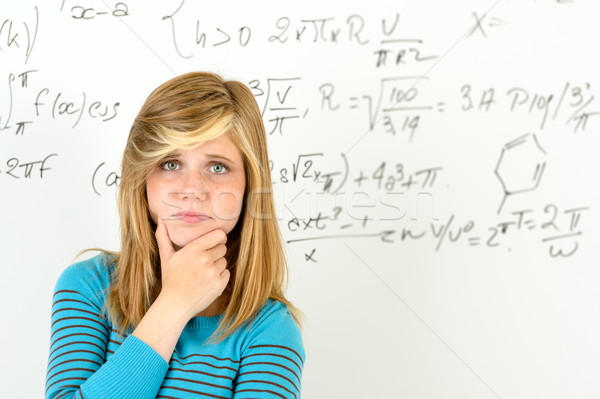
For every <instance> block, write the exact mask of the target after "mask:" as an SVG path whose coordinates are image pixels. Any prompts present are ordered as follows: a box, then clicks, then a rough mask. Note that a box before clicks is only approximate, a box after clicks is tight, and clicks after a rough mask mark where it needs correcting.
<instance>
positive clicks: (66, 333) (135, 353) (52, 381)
mask: <svg viewBox="0 0 600 399" xmlns="http://www.w3.org/2000/svg"><path fill="white" fill-rule="evenodd" d="M86 265H87V266H86ZM89 265H90V263H89V262H87V263H86V262H80V263H78V264H75V265H71V266H70V267H68V268H67V269H65V271H63V273H62V274H61V276H60V277H59V279H58V281H57V283H56V286H55V289H54V296H53V299H52V316H51V336H50V350H49V353H50V354H49V357H48V367H47V371H46V392H45V397H46V399H63V398H76V399H83V398H85V399H94V398H154V397H155V396H156V394H157V392H158V390H159V389H160V386H161V384H162V380H163V378H164V376H165V374H166V372H167V369H168V364H167V363H166V362H165V360H164V359H163V358H162V356H160V355H159V354H158V353H157V352H156V351H154V349H152V348H151V347H150V346H149V345H147V344H146V343H145V342H143V341H142V340H140V339H139V338H137V337H135V336H133V335H130V336H128V337H127V338H126V339H125V340H124V341H123V342H122V343H121V345H120V347H119V348H118V349H117V350H116V351H115V352H114V353H113V354H112V356H110V357H109V359H108V361H106V355H107V346H108V340H109V337H110V326H109V324H108V322H107V320H106V318H105V317H102V315H103V313H102V311H101V309H102V306H101V304H102V302H103V299H102V298H103V294H101V293H100V291H101V289H99V288H100V287H101V284H100V283H99V280H101V277H99V276H98V275H96V273H95V270H94V268H93V267H90V266H89Z"/></svg>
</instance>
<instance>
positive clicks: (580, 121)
mask: <svg viewBox="0 0 600 399" xmlns="http://www.w3.org/2000/svg"><path fill="white" fill-rule="evenodd" d="M591 87H592V85H591V84H590V83H584V84H582V85H574V84H572V83H571V82H566V83H565V85H564V87H563V89H562V90H561V91H560V94H559V92H555V93H552V92H551V93H537V92H534V91H531V90H527V89H525V88H522V87H511V88H510V89H508V90H506V94H505V95H504V96H499V95H498V94H497V92H498V90H496V89H495V88H493V87H490V88H487V89H483V90H481V89H479V90H477V89H473V87H472V86H471V85H470V84H466V85H463V86H462V88H461V93H462V100H463V101H462V106H461V109H462V110H463V111H465V112H468V111H483V112H488V111H489V110H490V108H493V107H498V106H503V107H504V109H505V110H508V111H509V112H511V113H513V112H514V113H523V112H524V113H526V114H530V115H534V116H536V117H538V118H539V120H540V130H543V129H544V127H545V126H546V122H547V121H548V120H549V119H550V118H551V120H555V119H556V118H557V116H558V115H560V113H561V112H563V113H566V115H564V116H563V120H564V124H565V126H572V128H573V132H575V133H576V132H578V131H584V130H585V129H586V127H587V124H588V120H589V119H590V118H591V117H592V116H598V115H600V108H598V107H596V108H595V109H594V110H590V107H592V106H595V105H596V103H595V102H594V101H595V99H596V97H595V96H594V95H593V93H592V92H591ZM498 97H500V98H498ZM502 103H504V104H502Z"/></svg>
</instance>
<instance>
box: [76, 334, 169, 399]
mask: <svg viewBox="0 0 600 399" xmlns="http://www.w3.org/2000/svg"><path fill="white" fill-rule="evenodd" d="M103 368H107V369H110V372H109V371H108V370H106V371H107V372H106V373H102V374H104V378H103V380H102V383H101V384H93V383H91V384H86V385H87V386H85V387H82V388H91V389H83V395H84V397H91V398H96V397H102V398H108V396H106V394H107V393H108V392H110V393H114V396H113V395H110V398H113V397H114V398H154V397H156V394H157V393H158V391H159V389H160V387H161V385H162V382H163V380H164V378H165V375H166V374H167V371H168V369H169V364H168V363H167V362H166V361H165V359H163V357H162V356H161V355H159V354H158V352H156V351H155V350H154V349H153V348H152V347H151V346H150V345H148V344H147V343H145V342H144V341H142V340H141V339H139V338H138V337H136V336H135V335H129V336H128V337H127V338H126V339H125V340H124V341H123V343H121V346H120V347H119V349H117V350H116V351H115V353H114V354H113V355H112V356H111V357H110V358H109V359H108V361H107V362H106V363H105V364H104V366H103ZM97 374H99V373H96V375H94V376H92V377H91V378H90V380H91V379H94V377H100V376H99V375H97ZM88 382H90V381H89V380H88Z"/></svg>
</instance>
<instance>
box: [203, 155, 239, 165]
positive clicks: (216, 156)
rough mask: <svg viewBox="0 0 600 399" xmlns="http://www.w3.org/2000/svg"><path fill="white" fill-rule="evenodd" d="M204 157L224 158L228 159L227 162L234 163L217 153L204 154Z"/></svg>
mask: <svg viewBox="0 0 600 399" xmlns="http://www.w3.org/2000/svg"><path fill="white" fill-rule="evenodd" d="M206 157H207V158H216V159H224V160H226V161H229V162H231V163H232V164H234V165H235V162H234V161H232V160H231V159H229V158H227V157H224V156H223V155H219V154H206Z"/></svg>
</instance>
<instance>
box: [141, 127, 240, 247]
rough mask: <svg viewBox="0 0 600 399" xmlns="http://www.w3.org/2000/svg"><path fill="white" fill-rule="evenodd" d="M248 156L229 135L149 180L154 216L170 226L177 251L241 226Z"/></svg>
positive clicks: (176, 157)
mask: <svg viewBox="0 0 600 399" xmlns="http://www.w3.org/2000/svg"><path fill="white" fill-rule="evenodd" d="M245 189H246V174H245V170H244V163H243V160H242V154H241V152H240V151H239V150H238V148H237V147H236V146H235V144H234V143H233V141H232V140H231V138H230V137H229V134H223V135H221V136H219V137H217V138H216V139H213V140H209V141H207V142H205V143H203V144H201V145H200V146H198V147H196V148H195V149H192V150H185V151H180V152H177V153H175V154H173V155H172V156H170V157H167V158H165V159H163V160H162V161H161V162H160V163H159V165H158V166H156V167H155V169H154V170H153V171H152V172H151V173H150V175H149V177H148V180H147V181H146V193H147V196H148V205H149V207H150V214H151V215H152V219H153V220H154V222H155V223H156V222H157V221H158V218H161V219H163V220H164V221H165V224H166V226H167V230H168V232H169V236H170V238H171V241H172V242H173V244H174V247H175V249H180V248H182V247H183V246H185V245H186V244H188V243H189V242H191V241H192V240H194V239H196V238H198V237H200V236H202V235H204V234H206V233H208V232H209V231H212V230H214V229H217V228H219V229H222V230H223V231H225V233H227V234H228V233H229V232H230V231H231V230H233V228H234V227H235V225H236V223H237V221H238V219H239V216H240V212H241V210H242V203H243V199H244V191H245Z"/></svg>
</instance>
